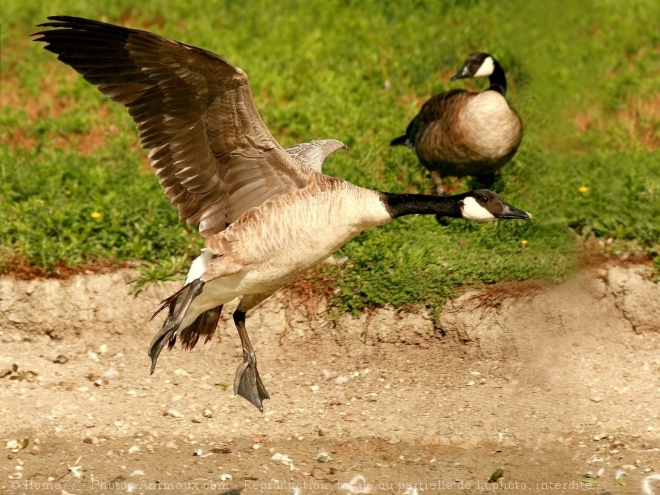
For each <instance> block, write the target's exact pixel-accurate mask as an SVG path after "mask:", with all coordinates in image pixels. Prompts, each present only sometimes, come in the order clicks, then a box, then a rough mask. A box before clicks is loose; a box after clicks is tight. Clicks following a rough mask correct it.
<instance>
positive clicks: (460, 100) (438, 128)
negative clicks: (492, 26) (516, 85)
mask: <svg viewBox="0 0 660 495" xmlns="http://www.w3.org/2000/svg"><path fill="white" fill-rule="evenodd" d="M468 77H488V78H489V81H490V86H489V87H488V89H486V90H485V91H482V92H473V91H464V90H458V89H453V90H451V91H447V92H446V93H441V94H439V95H436V96H434V97H433V98H431V99H430V100H428V101H427V102H426V103H425V104H424V106H423V107H422V109H421V110H420V112H419V113H418V114H417V116H416V117H415V118H414V119H413V120H412V121H411V122H410V124H409V125H408V129H407V130H406V134H405V135H404V136H400V137H398V138H396V139H394V140H393V141H392V143H391V144H392V145H393V146H396V145H402V144H405V145H408V146H409V147H410V148H411V149H412V150H413V151H415V152H416V153H417V157H418V158H419V161H420V162H421V163H422V165H424V166H425V167H426V168H427V169H428V170H429V171H430V172H431V176H432V178H433V181H434V183H435V186H436V193H437V194H442V193H443V187H442V180H441V179H442V177H445V176H457V177H462V176H466V175H471V176H475V177H477V178H479V179H480V180H482V181H483V182H488V181H491V180H492V178H493V176H494V175H495V174H496V173H497V172H498V171H499V170H500V169H501V168H502V166H503V165H505V164H506V163H507V162H508V161H509V160H511V158H513V156H514V155H515V154H516V151H518V147H519V146H520V143H521V141H522V122H521V120H520V117H519V115H518V113H517V112H516V110H515V109H514V108H513V107H511V106H510V105H509V103H508V102H507V100H506V98H505V95H506V77H505V75H504V70H503V69H502V67H501V66H500V64H499V63H498V62H497V60H495V59H494V58H493V57H492V56H491V55H489V54H487V53H473V54H470V55H469V56H468V57H467V59H466V61H465V64H464V66H463V68H462V69H461V70H460V71H459V72H458V73H457V74H456V75H455V76H454V77H452V80H455V79H462V78H468Z"/></svg>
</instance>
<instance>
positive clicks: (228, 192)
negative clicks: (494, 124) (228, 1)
mask: <svg viewBox="0 0 660 495" xmlns="http://www.w3.org/2000/svg"><path fill="white" fill-rule="evenodd" d="M49 20H50V21H51V22H47V23H45V24H41V25H40V27H48V28H52V29H49V30H45V31H41V32H38V33H35V36H37V38H36V39H35V40H36V41H40V42H44V43H46V45H45V46H44V48H46V49H47V50H49V51H51V52H53V53H55V54H57V55H58V59H59V60H61V61H62V62H64V63H66V64H68V65H70V66H71V67H73V68H74V69H75V70H76V71H78V72H79V73H81V74H82V75H83V77H84V78H85V79H86V80H87V81H88V82H90V83H91V84H93V85H95V86H96V87H97V88H98V89H99V90H100V91H101V92H102V93H104V94H105V95H107V96H109V97H110V98H111V99H112V100H113V101H115V102H117V103H120V104H122V105H124V106H126V107H127V108H128V112H129V113H130V115H131V116H132V117H133V119H134V120H135V123H136V125H137V129H138V133H139V136H140V141H141V144H142V147H143V148H146V149H148V150H149V158H150V159H151V164H152V166H153V168H154V170H155V172H156V175H157V176H158V180H159V181H160V184H161V186H162V187H163V190H164V192H165V194H166V195H167V196H169V198H170V201H171V202H172V204H174V205H176V206H177V207H178V209H179V217H180V219H181V220H186V221H187V222H188V223H189V224H191V225H193V224H199V230H200V232H201V234H202V235H203V236H204V237H205V238H206V247H205V249H203V250H202V253H201V255H200V256H199V257H198V258H197V259H195V260H194V262H193V263H192V266H191V268H190V271H189V272H188V275H187V277H186V280H185V283H184V285H183V287H182V288H181V290H179V291H178V292H176V293H175V294H173V295H172V296H170V297H169V298H168V299H167V300H165V301H164V302H163V303H164V304H163V306H162V307H161V308H160V310H163V309H167V310H168V316H167V318H166V319H165V322H164V324H163V327H162V329H161V330H160V331H159V332H158V333H157V334H156V336H155V337H154V339H153V341H152V342H151V346H150V348H149V356H150V357H151V360H152V365H151V372H152V373H153V371H154V368H155V366H156V360H157V358H158V355H159V354H160V352H161V350H162V348H163V347H164V346H165V344H167V345H168V346H169V347H170V348H171V347H172V346H173V345H174V344H175V343H176V339H177V336H178V337H180V338H181V342H182V345H183V347H184V348H188V349H190V348H192V347H194V346H195V344H196V343H197V340H198V339H199V337H200V336H204V337H205V338H206V341H208V340H209V339H210V338H211V337H212V336H213V333H214V331H215V328H216V325H217V323H218V319H219V317H220V311H221V310H222V306H223V305H224V304H226V303H228V302H229V301H231V300H233V299H235V298H239V297H240V298H241V299H240V303H239V305H238V308H237V309H236V311H235V312H234V314H233V319H234V322H235V324H236V328H237V330H238V334H239V337H240V339H241V345H242V348H243V362H242V363H241V365H240V366H239V367H238V370H237V371H236V377H235V380H234V392H235V393H237V394H239V395H241V396H242V397H244V398H246V399H247V400H249V401H250V402H251V403H252V404H254V405H255V406H256V407H257V408H259V410H262V411H263V406H262V401H263V400H264V399H268V398H269V396H268V393H267V392H266V388H265V387H264V385H263V383H262V382H261V379H260V377H259V373H258V371H257V358H256V355H255V352H254V349H253V347H252V345H251V343H250V339H249V337H248V334H247V331H246V329H245V313H246V312H247V311H249V310H250V309H251V308H253V307H254V306H256V305H257V304H259V303H260V302H261V301H263V300H264V299H266V298H267V297H269V296H270V295H272V294H273V293H274V292H275V291H276V290H277V289H278V288H279V287H281V286H282V285H284V284H286V283H288V282H290V281H292V280H293V279H295V278H296V277H297V276H298V275H299V274H300V273H302V272H304V271H305V270H307V269H308V268H310V267H312V266H314V265H316V264H317V263H319V262H320V261H322V260H323V259H325V258H326V257H327V256H328V255H329V254H331V253H333V252H334V251H336V250H337V249H338V248H339V247H341V246H342V245H343V244H345V243H346V242H347V241H349V240H350V239H352V238H353V237H355V236H356V235H357V234H358V233H360V232H362V231H363V230H365V229H368V228H370V227H376V226H379V225H385V224H386V223H388V222H390V221H391V220H392V219H393V218H396V217H399V216H402V215H409V214H412V213H422V214H439V215H443V216H448V217H462V218H467V219H472V220H494V219H529V218H530V217H531V215H529V214H528V213H525V212H523V211H520V210H518V209H516V208H514V207H513V206H511V205H509V204H507V203H505V202H504V201H502V200H501V199H500V198H499V197H498V196H497V195H496V194H495V193H492V192H490V191H488V190H477V191H472V192H469V193H465V194H460V195H457V196H451V197H441V198H440V197H436V196H424V195H415V194H392V193H381V192H377V191H372V190H369V189H363V188H361V187H358V186H355V185H353V184H350V183H348V182H345V181H343V180H341V179H337V178H334V177H329V176H327V175H324V174H323V173H322V172H321V165H322V164H323V161H324V160H325V158H327V156H328V155H329V154H331V153H332V152H333V151H335V150H337V149H339V148H342V147H344V146H343V144H342V143H341V142H339V141H336V140H325V141H312V142H311V143H304V144H299V145H296V146H293V147H291V148H289V149H288V150H284V149H283V148H282V147H281V146H280V145H279V144H278V142H277V141H276V140H275V139H274V138H273V136H272V135H271V134H270V132H269V131H268V129H267V128H266V126H265V124H264V122H263V121H262V120H261V117H260V115H259V112H258V111H257V109H256V107H255V105H254V102H253V100H252V93H251V91H250V86H249V84H248V79H247V76H246V75H245V73H244V72H243V71H242V70H241V69H239V68H238V67H234V66H233V65H231V64H230V63H229V62H227V61H225V60H223V59H222V58H220V57H218V56H217V55H215V54H213V53H211V52H209V51H207V50H204V49H202V48H196V47H193V46H189V45H185V44H183V43H179V42H176V41H172V40H169V39H167V38H163V37H161V36H158V35H156V34H153V33H149V32H146V31H141V30H137V29H128V28H125V27H121V26H115V25H111V24H106V23H103V22H98V21H93V20H87V19H81V18H76V17H68V16H54V17H49ZM160 310H159V311H160ZM157 313H158V312H157Z"/></svg>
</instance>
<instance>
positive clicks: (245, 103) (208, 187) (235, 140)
mask: <svg viewBox="0 0 660 495" xmlns="http://www.w3.org/2000/svg"><path fill="white" fill-rule="evenodd" d="M48 19H49V20H50V22H47V23H44V24H41V25H40V26H39V27H47V28H50V29H48V30H44V31H40V32H38V33H35V36H37V37H36V38H35V41H40V42H44V43H46V45H45V48H46V49H47V50H49V51H51V52H53V53H55V54H57V55H58V58H59V60H61V61H62V62H64V63H66V64H68V65H70V66H71V67H72V68H73V69H75V70H76V71H77V72H79V73H80V74H82V76H83V77H84V78H85V79H86V80H87V81H89V82H90V83H91V84H93V85H95V86H96V87H97V88H98V90H99V91H101V92H102V93H103V94H105V95H107V96H108V97H110V98H111V99H112V100H113V101H115V102H117V103H119V104H121V105H124V106H125V107H127V108H128V112H129V114H130V115H131V117H132V118H133V120H134V121H135V123H136V125H137V129H138V133H139V136H140V142H141V144H142V147H143V148H145V149H147V150H149V158H150V160H151V165H152V167H153V168H154V170H155V172H156V175H157V177H158V180H159V182H160V184H161V186H162V188H163V190H164V192H165V194H166V195H167V196H168V197H169V198H170V201H171V202H172V204H174V205H176V206H177V207H178V209H179V218H180V219H181V220H185V221H187V222H188V223H189V224H190V225H194V224H199V230H200V232H201V233H202V234H203V235H204V236H206V237H209V236H211V235H214V234H217V233H219V232H221V231H223V230H224V229H225V228H226V227H227V225H228V224H230V223H232V222H234V221H235V220H236V219H238V217H240V216H241V215H242V214H243V213H244V212H245V211H247V210H248V209H250V208H252V207H255V206H258V205H259V204H261V203H262V202H264V201H266V200H268V199H269V198H271V197H273V196H276V195H279V194H284V193H286V192H289V191H292V190H295V189H298V188H301V187H304V186H305V185H306V184H307V180H308V175H309V173H310V171H311V170H310V169H309V168H308V167H307V166H305V165H304V163H300V162H298V161H296V159H295V156H293V155H291V154H289V153H286V152H285V151H284V150H283V149H282V147H281V146H280V145H279V144H278V143H277V141H276V140H275V139H274V138H273V136H272V135H271V133H270V132H269V131H268V129H267V128H266V125H265V124H264V122H263V120H262V119H261V116H260V115H259V112H258V111H257V109H256V107H255V105H254V101H253V99H252V92H251V90H250V86H249V84H248V78H247V75H246V74H245V72H243V71H242V70H241V69H240V68H238V67H235V66H233V65H232V64H230V63H229V62H227V61H226V60H224V59H222V58H220V57H219V56H217V55H215V54H214V53H212V52H209V51H207V50H204V49H202V48H196V47H193V46H189V45H186V44H183V43H179V42H177V41H173V40H170V39H167V38H164V37H162V36H159V35H157V34H153V33H150V32H147V31H142V30H138V29H130V28H125V27H121V26H115V25H112V24H106V23H103V22H99V21H93V20H88V19H82V18H77V17H69V16H53V17H49V18H48ZM326 156H327V155H326Z"/></svg>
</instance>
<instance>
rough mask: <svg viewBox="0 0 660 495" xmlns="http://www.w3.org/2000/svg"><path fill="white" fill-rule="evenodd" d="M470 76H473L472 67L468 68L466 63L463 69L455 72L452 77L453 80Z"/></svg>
mask: <svg viewBox="0 0 660 495" xmlns="http://www.w3.org/2000/svg"><path fill="white" fill-rule="evenodd" d="M468 77H471V76H470V69H468V67H467V65H466V66H464V67H463V68H462V69H461V70H459V71H458V72H457V73H456V74H454V75H453V76H452V77H451V80H452V81H455V80H457V79H465V78H468Z"/></svg>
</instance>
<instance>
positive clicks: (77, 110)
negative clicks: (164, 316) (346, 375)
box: [0, 0, 660, 311]
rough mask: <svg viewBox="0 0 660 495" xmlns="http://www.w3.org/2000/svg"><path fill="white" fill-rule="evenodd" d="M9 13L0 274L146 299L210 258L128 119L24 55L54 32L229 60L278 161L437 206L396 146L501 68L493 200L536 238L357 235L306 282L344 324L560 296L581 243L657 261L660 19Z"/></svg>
mask: <svg viewBox="0 0 660 495" xmlns="http://www.w3.org/2000/svg"><path fill="white" fill-rule="evenodd" d="M0 13H1V14H2V19H3V24H2V30H1V31H0V43H1V47H2V62H1V66H0V70H1V71H2V88H1V90H2V95H3V100H2V101H3V104H2V105H1V106H0V133H1V136H2V140H1V142H0V245H1V246H2V247H0V271H5V272H11V271H12V270H13V269H14V267H15V266H16V265H17V264H21V265H22V266H25V265H26V264H27V265H28V266H31V267H33V268H34V270H35V271H41V272H43V273H45V274H50V273H54V272H57V270H58V267H61V266H66V267H77V266H84V265H86V264H89V263H92V262H96V261H102V260H112V261H113V262H117V263H121V262H126V261H138V262H140V263H143V275H144V280H154V279H162V278H165V277H167V276H171V275H172V273H177V272H180V271H181V270H182V269H185V266H186V265H187V260H188V259H190V258H191V257H192V256H194V255H195V254H196V252H197V250H198V249H199V247H200V246H201V245H202V240H201V238H200V236H198V235H197V234H196V232H195V230H194V229H191V228H188V227H187V226H185V225H184V224H181V223H179V222H178V221H177V215H176V210H175V209H174V208H172V207H171V206H170V205H169V201H168V200H167V199H166V198H165V197H164V195H163V194H162V192H161V191H160V187H159V186H158V183H157V181H156V179H155V177H154V176H153V174H152V173H150V172H149V171H148V167H147V166H146V165H145V155H146V153H145V152H144V151H142V150H139V148H138V146H137V136H136V133H135V130H134V125H133V123H132V121H131V120H130V118H129V117H128V115H127V113H126V112H125V110H124V109H123V108H120V107H118V106H116V105H114V104H112V103H111V102H109V100H107V99H106V98H105V97H103V96H102V95H101V94H100V93H98V92H97V91H96V90H95V89H94V88H93V87H91V86H90V85H89V84H87V83H86V82H85V81H84V80H83V79H82V78H81V77H79V76H77V75H76V74H75V73H74V72H73V70H71V69H70V68H68V67H66V66H64V65H63V64H61V63H59V62H57V60H56V57H55V56H54V55H53V54H51V53H48V52H46V51H44V50H43V49H42V48H41V45H38V44H36V43H31V42H30V41H29V34H30V33H32V32H34V31H35V28H34V26H35V24H37V23H39V22H44V21H45V20H46V16H47V15H53V14H70V15H81V16H86V17H91V18H96V19H102V20H107V21H110V22H119V23H124V24H128V25H131V26H136V27H145V28H147V29H150V30H153V31H156V32H159V33H160V34H163V35H165V36H168V37H171V38H175V39H178V40H181V41H184V42H186V43H190V44H194V45H197V46H202V47H204V48H207V49H210V50H212V51H214V52H216V53H218V54H220V55H221V56H223V57H225V58H227V59H228V60H230V61H231V62H233V63H234V64H236V65H238V66H239V67H241V68H243V69H244V70H245V71H246V72H247V73H248V74H249V76H250V81H251V85H252V88H253V93H254V95H255V100H256V104H257V107H258V108H259V109H260V111H261V113H262V115H263V117H264V120H265V121H266V123H267V125H268V126H269V128H270V129H271V132H272V133H273V134H274V136H275V137H276V138H277V139H278V140H279V141H280V142H281V143H282V144H283V145H284V146H288V145H291V144H294V143H297V142H300V141H309V140H311V139H321V138H329V137H333V138H337V139H341V140H342V141H344V142H345V143H346V144H347V145H348V146H349V148H350V150H349V152H348V153H346V152H339V153H337V154H336V155H333V157H332V158H331V159H329V160H328V163H327V164H326V167H325V170H326V172H327V173H329V174H331V175H335V176H338V177H342V178H344V179H347V180H349V181H352V182H354V183H356V184H359V185H361V186H364V187H370V188H375V189H379V190H390V191H399V192H401V191H418V192H430V190H431V187H430V181H429V179H428V177H427V176H426V173H425V172H424V171H423V170H422V168H421V167H420V166H419V165H418V164H417V160H416V158H415V156H414V155H413V154H412V153H411V152H410V151H408V150H405V149H403V148H396V149H393V148H390V147H389V146H388V143H389V141H390V140H391V139H392V138H393V137H395V136H397V135H399V134H401V133H402V132H403V131H404V129H405V127H406V125H407V123H408V121H409V120H410V119H411V118H412V117H413V116H414V114H415V113H416V111H417V108H418V106H419V105H420V104H421V103H422V102H423V101H425V100H426V99H427V98H428V97H430V96H431V95H432V94H433V93H437V92H440V91H444V90H446V89H448V88H450V87H462V86H463V84H464V83H462V82H458V83H452V84H449V82H448V80H447V79H448V75H450V74H451V73H453V72H454V71H456V70H457V69H458V68H459V66H460V65H461V63H462V61H463V59H464V57H465V56H466V55H467V54H468V53H469V52H471V51H475V50H484V51H490V52H491V53H493V54H494V55H495V56H496V57H497V58H498V60H500V62H501V63H502V65H503V66H504V67H505V70H506V71H507V76H508V79H509V83H510V91H509V94H508V97H509V99H510V101H511V102H512V103H513V104H514V106H515V107H516V108H517V109H518V111H519V113H520V114H521V116H522V118H523V121H524V124H525V137H524V140H523V144H522V147H521V149H520V151H519V153H518V155H517V156H516V158H515V159H514V161H513V162H512V163H511V164H509V165H507V167H506V168H505V169H504V172H503V175H502V177H501V179H500V180H499V182H498V184H497V185H496V190H497V191H498V192H500V193H501V194H502V196H504V197H505V198H506V199H507V200H508V201H510V202H511V203H513V204H514V205H516V206H518V207H519V208H523V209H525V210H528V211H531V212H533V213H534V217H535V220H534V221H532V222H527V223H522V222H502V223H500V224H498V225H493V224H474V223H468V222H463V221H453V222H451V223H450V224H449V226H448V227H440V226H438V225H437V224H436V223H435V221H434V219H433V218H430V217H409V218H404V219H401V220H398V221H396V222H393V223H392V224H390V225H389V226H387V227H384V228H381V229H375V230H373V231H369V232H367V233H364V234H362V235H360V236H359V237H358V238H357V239H356V240H355V241H353V242H351V243H349V244H348V245H347V246H345V247H344V248H343V249H342V252H341V253H340V254H341V255H347V256H348V257H349V260H350V261H349V263H348V264H347V265H345V266H343V267H325V268H322V269H321V270H320V271H318V272H315V274H314V275H313V276H324V277H327V278H330V279H331V280H332V284H333V286H334V287H336V290H335V291H334V295H333V302H334V304H335V305H336V307H337V308H339V309H340V310H351V311H360V310H362V309H363V308H364V307H365V306H374V305H382V304H387V303H391V304H393V305H395V306H397V307H401V306H405V305H408V304H411V303H417V302H419V303H422V304H427V305H438V304H441V303H442V301H443V300H444V298H446V297H447V296H448V295H450V294H452V293H453V292H454V291H455V289H456V287H458V286H464V285H478V284H483V283H494V282H498V281H502V280H525V279H530V278H542V279H549V280H553V281H557V280H561V279H562V278H563V277H565V276H566V275H567V274H568V273H569V272H570V271H571V270H572V269H573V267H574V266H575V259H576V252H577V251H578V250H579V249H580V247H581V242H580V241H581V240H584V239H587V238H589V239H596V240H599V241H602V243H603V245H606V246H608V247H607V249H609V250H614V251H616V250H619V251H627V250H636V251H643V252H645V253H648V254H650V255H652V256H655V255H656V254H657V252H658V249H659V247H660V222H658V220H657V219H658V218H660V198H659V195H660V160H658V159H657V149H656V148H657V146H658V145H659V144H660V117H659V116H660V99H658V96H657V88H658V87H660V51H658V50H657V46H658V45H660V32H658V30H657V26H656V25H655V24H654V23H653V22H649V19H658V18H660V4H659V3H658V2H656V1H654V0H639V1H636V2H632V3H630V2H627V3H624V2H617V1H614V0H609V1H607V0H598V1H597V0H591V1H584V2H568V1H554V2H527V1H523V0H516V1H512V2H496V1H461V2H459V1H456V2H449V1H444V2H437V1H417V2H398V1H389V2H388V1H376V0H373V1H360V2H356V1H348V0H346V1H342V2H332V3H328V2H322V1H320V0H307V1H297V2H295V1H286V2H277V3H271V2H266V1H253V2H212V1H210V2H205V3H203V4H201V3H197V2H155V1H141V2H136V1H135V0H131V1H128V0H121V1H116V2H112V3H108V4H107V5H106V4H92V3H88V2H81V1H64V0H55V1H52V2H48V3H45V2H37V1H34V0H29V1H25V0H23V1H20V2H19V1H18V0H5V2H3V4H2V7H0ZM467 84H468V85H469V86H470V87H472V88H480V87H483V82H468V83H467ZM94 136H95V137H96V141H97V144H98V146H97V147H96V148H94V150H93V152H92V150H91V148H90V146H89V142H90V137H94ZM461 185H462V187H463V188H467V187H468V182H467V181H463V182H462V183H461ZM145 213H146V214H145ZM523 241H526V242H525V243H523ZM655 265H656V266H660V265H659V264H658V262H657V258H656V260H655Z"/></svg>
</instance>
